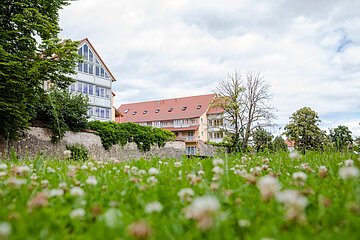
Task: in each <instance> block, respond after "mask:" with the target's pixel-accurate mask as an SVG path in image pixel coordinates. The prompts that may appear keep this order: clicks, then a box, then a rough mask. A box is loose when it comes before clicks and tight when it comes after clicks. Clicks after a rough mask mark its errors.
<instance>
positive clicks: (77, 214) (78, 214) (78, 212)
mask: <svg viewBox="0 0 360 240" xmlns="http://www.w3.org/2000/svg"><path fill="white" fill-rule="evenodd" d="M84 216H85V210H84V209H83V208H77V209H74V210H72V211H71V212H70V218H72V219H82V218H83V217H84Z"/></svg>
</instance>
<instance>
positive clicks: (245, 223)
mask: <svg viewBox="0 0 360 240" xmlns="http://www.w3.org/2000/svg"><path fill="white" fill-rule="evenodd" d="M238 224H239V226H240V227H243V228H246V227H250V221H249V220H247V219H240V220H239V221H238Z"/></svg>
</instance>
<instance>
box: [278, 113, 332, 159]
mask: <svg viewBox="0 0 360 240" xmlns="http://www.w3.org/2000/svg"><path fill="white" fill-rule="evenodd" d="M319 122H320V119H319V116H318V114H317V113H316V112H315V111H314V110H312V109H311V108H309V107H303V108H301V109H299V110H297V111H296V112H295V113H293V114H292V116H291V117H290V123H289V124H287V125H286V126H285V135H286V136H287V137H288V138H289V139H290V140H293V141H295V147H296V148H297V149H300V150H302V152H303V153H305V151H306V150H319V149H322V147H323V144H324V141H325V138H326V134H325V133H324V132H323V131H321V130H320V128H319V126H318V125H319Z"/></svg>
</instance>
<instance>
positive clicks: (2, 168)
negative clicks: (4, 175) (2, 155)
mask: <svg viewBox="0 0 360 240" xmlns="http://www.w3.org/2000/svg"><path fill="white" fill-rule="evenodd" d="M7 167H8V166H7V165H6V164H5V163H2V164H0V170H6V169H7Z"/></svg>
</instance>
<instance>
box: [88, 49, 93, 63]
mask: <svg viewBox="0 0 360 240" xmlns="http://www.w3.org/2000/svg"><path fill="white" fill-rule="evenodd" d="M93 58H94V55H93V53H92V52H91V50H90V49H89V62H92V61H94V59H93Z"/></svg>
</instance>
